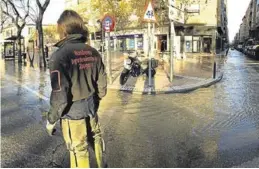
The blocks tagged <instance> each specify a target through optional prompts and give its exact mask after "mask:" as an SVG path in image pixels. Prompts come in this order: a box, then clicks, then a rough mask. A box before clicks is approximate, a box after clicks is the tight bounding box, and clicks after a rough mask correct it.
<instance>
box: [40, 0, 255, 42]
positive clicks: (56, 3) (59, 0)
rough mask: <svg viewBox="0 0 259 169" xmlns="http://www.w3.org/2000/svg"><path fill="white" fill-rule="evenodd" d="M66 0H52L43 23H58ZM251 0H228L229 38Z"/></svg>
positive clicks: (234, 31)
mask: <svg viewBox="0 0 259 169" xmlns="http://www.w3.org/2000/svg"><path fill="white" fill-rule="evenodd" d="M64 1H65V0H50V4H49V7H48V8H47V10H46V12H45V14H44V19H43V24H56V22H57V20H58V18H59V16H60V14H61V13H62V12H63V10H64V8H65V3H64ZM249 2H250V0H228V28H229V40H230V42H231V41H232V40H233V39H234V37H235V34H236V33H237V32H238V30H239V26H240V24H241V22H242V18H243V16H244V15H245V12H246V9H247V7H248V4H249Z"/></svg>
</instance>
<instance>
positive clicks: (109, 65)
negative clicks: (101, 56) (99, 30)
mask: <svg viewBox="0 0 259 169" xmlns="http://www.w3.org/2000/svg"><path fill="white" fill-rule="evenodd" d="M107 38H108V39H107V43H108V44H107V58H106V60H107V70H108V78H109V83H110V84H112V72H111V51H110V46H111V45H110V44H111V41H110V32H107Z"/></svg>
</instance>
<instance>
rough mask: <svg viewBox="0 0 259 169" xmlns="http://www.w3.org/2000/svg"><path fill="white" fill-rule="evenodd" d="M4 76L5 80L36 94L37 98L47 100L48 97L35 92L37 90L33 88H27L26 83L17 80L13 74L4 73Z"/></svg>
mask: <svg viewBox="0 0 259 169" xmlns="http://www.w3.org/2000/svg"><path fill="white" fill-rule="evenodd" d="M4 78H5V79H7V80H9V81H13V82H15V83H17V84H19V85H20V86H21V87H23V88H24V89H26V90H28V91H29V92H31V93H33V94H35V95H36V96H38V97H39V98H41V99H43V100H45V101H49V98H48V97H46V96H44V95H42V94H40V93H39V92H37V91H35V90H33V89H31V88H29V87H28V86H27V85H24V84H22V83H21V82H19V81H18V80H17V79H16V78H15V77H14V76H10V75H6V74H5V75H4Z"/></svg>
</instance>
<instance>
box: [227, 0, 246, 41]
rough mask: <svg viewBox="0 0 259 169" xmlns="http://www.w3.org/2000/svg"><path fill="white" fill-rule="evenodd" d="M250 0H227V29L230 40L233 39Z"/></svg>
mask: <svg viewBox="0 0 259 169" xmlns="http://www.w3.org/2000/svg"><path fill="white" fill-rule="evenodd" d="M249 3H250V0H228V29H229V40H230V42H231V41H232V40H233V39H234V37H235V35H236V33H237V32H238V30H239V27H240V24H241V23H242V18H243V17H244V15H245V13H246V9H247V8H248V5H249Z"/></svg>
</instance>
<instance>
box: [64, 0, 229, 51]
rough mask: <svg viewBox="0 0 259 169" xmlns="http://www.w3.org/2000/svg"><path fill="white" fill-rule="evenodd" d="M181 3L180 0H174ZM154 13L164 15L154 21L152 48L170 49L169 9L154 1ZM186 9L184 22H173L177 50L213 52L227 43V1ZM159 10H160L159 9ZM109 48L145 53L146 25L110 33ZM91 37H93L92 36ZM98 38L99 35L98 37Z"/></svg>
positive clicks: (73, 0)
mask: <svg viewBox="0 0 259 169" xmlns="http://www.w3.org/2000/svg"><path fill="white" fill-rule="evenodd" d="M176 2H177V4H181V3H182V1H181V0H176ZM66 3H67V4H66V6H67V7H69V6H72V5H74V4H78V5H80V1H78V0H66ZM154 7H155V12H156V13H157V14H158V13H159V15H160V13H164V14H166V17H163V22H162V23H158V24H155V30H154V32H153V33H154V40H153V44H152V46H153V48H154V51H156V52H163V51H168V50H169V49H170V46H169V44H170V38H169V37H170V31H169V30H170V28H169V25H170V21H169V19H168V8H167V5H166V8H164V7H162V6H161V2H160V1H155V3H154ZM181 7H182V9H183V8H185V9H186V11H187V13H186V15H185V23H184V24H180V23H175V31H176V38H175V50H176V53H203V52H204V53H216V52H218V51H221V50H223V49H224V47H225V46H226V45H227V44H228V27H227V25H228V17H227V0H197V1H193V2H192V3H191V4H189V5H188V6H187V5H185V4H181ZM161 11H162V12H161ZM111 37H112V38H111V39H112V40H111V47H112V49H114V50H144V51H145V52H147V48H148V35H147V24H145V23H144V24H141V26H138V27H136V28H130V29H126V30H117V31H116V32H111ZM91 39H94V38H91ZM99 39H100V36H98V38H97V40H99ZM95 47H96V46H95Z"/></svg>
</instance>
